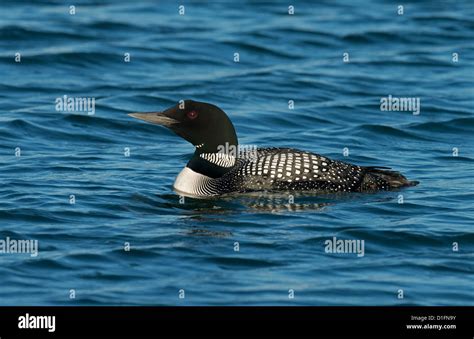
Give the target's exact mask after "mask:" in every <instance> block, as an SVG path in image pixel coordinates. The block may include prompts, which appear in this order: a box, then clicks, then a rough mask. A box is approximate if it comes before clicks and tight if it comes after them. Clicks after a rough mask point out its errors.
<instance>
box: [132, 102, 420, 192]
mask: <svg viewBox="0 0 474 339" xmlns="http://www.w3.org/2000/svg"><path fill="white" fill-rule="evenodd" d="M129 115H130V116H132V117H134V118H137V119H141V120H144V121H147V122H151V123H154V124H158V125H162V126H166V127H167V128H169V129H171V130H172V131H173V132H175V133H176V134H177V135H179V136H181V137H182V138H183V139H185V140H187V141H189V142H190V143H192V144H193V145H194V146H195V147H196V150H195V152H194V155H193V157H192V158H191V160H190V161H189V162H188V164H187V165H186V167H184V169H183V170H182V171H181V173H180V174H179V175H178V177H177V178H176V181H175V183H174V189H175V191H176V192H177V193H178V194H182V195H187V196H193V197H211V196H218V195H222V194H226V193H233V192H250V191H313V192H317V193H319V192H321V193H331V192H365V191H378V190H390V189H394V188H399V187H405V186H414V185H416V184H418V182H416V181H409V180H407V178H405V177H404V176H403V175H401V174H400V173H398V172H395V171H389V170H387V169H388V168H387V167H365V166H357V165H352V164H348V163H345V162H342V161H336V160H331V159H329V158H327V157H324V156H321V155H319V154H314V153H310V152H305V151H300V150H297V149H292V148H257V149H255V150H254V151H252V152H245V153H244V154H241V152H238V153H237V154H236V152H235V150H236V149H237V147H238V141H237V134H236V133H235V129H234V125H233V124H232V122H231V121H230V119H229V117H228V116H227V115H226V113H225V112H224V111H223V110H221V109H220V108H219V107H217V106H215V105H212V104H208V103H204V102H197V101H192V100H184V101H181V102H180V103H178V104H177V105H175V106H173V107H171V108H169V109H167V110H165V111H163V112H149V113H132V114H129Z"/></svg>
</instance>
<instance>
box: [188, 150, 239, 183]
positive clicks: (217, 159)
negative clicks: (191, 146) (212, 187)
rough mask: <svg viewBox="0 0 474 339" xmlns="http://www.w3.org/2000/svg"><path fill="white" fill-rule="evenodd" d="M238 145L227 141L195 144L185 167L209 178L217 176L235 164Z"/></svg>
mask: <svg viewBox="0 0 474 339" xmlns="http://www.w3.org/2000/svg"><path fill="white" fill-rule="evenodd" d="M237 156H238V146H237V145H232V144H230V143H228V142H226V143H224V144H222V145H212V146H211V145H206V144H201V145H196V151H195V152H194V155H193V157H192V158H191V159H190V160H189V162H188V164H187V165H186V167H189V168H190V169H192V170H193V171H195V172H197V173H200V174H203V175H206V176H208V177H211V178H218V177H221V176H222V175H224V174H225V173H227V172H228V171H230V170H231V169H232V168H233V167H234V166H235V164H236V161H237Z"/></svg>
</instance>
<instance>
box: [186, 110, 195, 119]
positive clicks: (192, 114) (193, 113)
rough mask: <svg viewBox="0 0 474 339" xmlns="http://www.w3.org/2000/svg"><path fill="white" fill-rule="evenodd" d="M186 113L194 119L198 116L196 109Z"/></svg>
mask: <svg viewBox="0 0 474 339" xmlns="http://www.w3.org/2000/svg"><path fill="white" fill-rule="evenodd" d="M186 115H187V117H188V118H189V119H191V120H193V119H196V118H197V116H198V113H197V112H196V111H189V112H188V113H186Z"/></svg>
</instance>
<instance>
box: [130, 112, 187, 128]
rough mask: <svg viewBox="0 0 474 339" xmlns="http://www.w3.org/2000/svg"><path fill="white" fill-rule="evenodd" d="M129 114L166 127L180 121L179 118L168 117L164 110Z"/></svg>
mask: <svg viewBox="0 0 474 339" xmlns="http://www.w3.org/2000/svg"><path fill="white" fill-rule="evenodd" d="M129 116H131V117H134V118H137V119H140V120H143V121H146V122H151V123H152V124H157V125H162V126H165V127H170V126H171V125H174V124H177V123H179V121H178V120H175V119H173V118H170V117H167V116H166V115H164V114H163V113H162V112H149V113H130V114H129Z"/></svg>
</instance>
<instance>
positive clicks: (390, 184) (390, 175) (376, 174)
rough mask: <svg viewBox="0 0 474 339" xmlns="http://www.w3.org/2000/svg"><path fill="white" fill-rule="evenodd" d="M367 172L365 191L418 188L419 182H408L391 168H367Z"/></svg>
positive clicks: (363, 183)
mask: <svg viewBox="0 0 474 339" xmlns="http://www.w3.org/2000/svg"><path fill="white" fill-rule="evenodd" d="M365 169H366V170H367V172H366V175H365V178H364V180H363V182H362V185H361V189H362V190H363V191H372V190H381V189H382V190H383V189H386V190H389V189H393V188H400V187H409V186H416V185H418V184H419V183H420V182H419V181H411V180H408V179H407V178H406V177H405V176H403V175H402V174H401V173H400V172H396V171H390V170H389V169H390V168H389V167H365Z"/></svg>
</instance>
